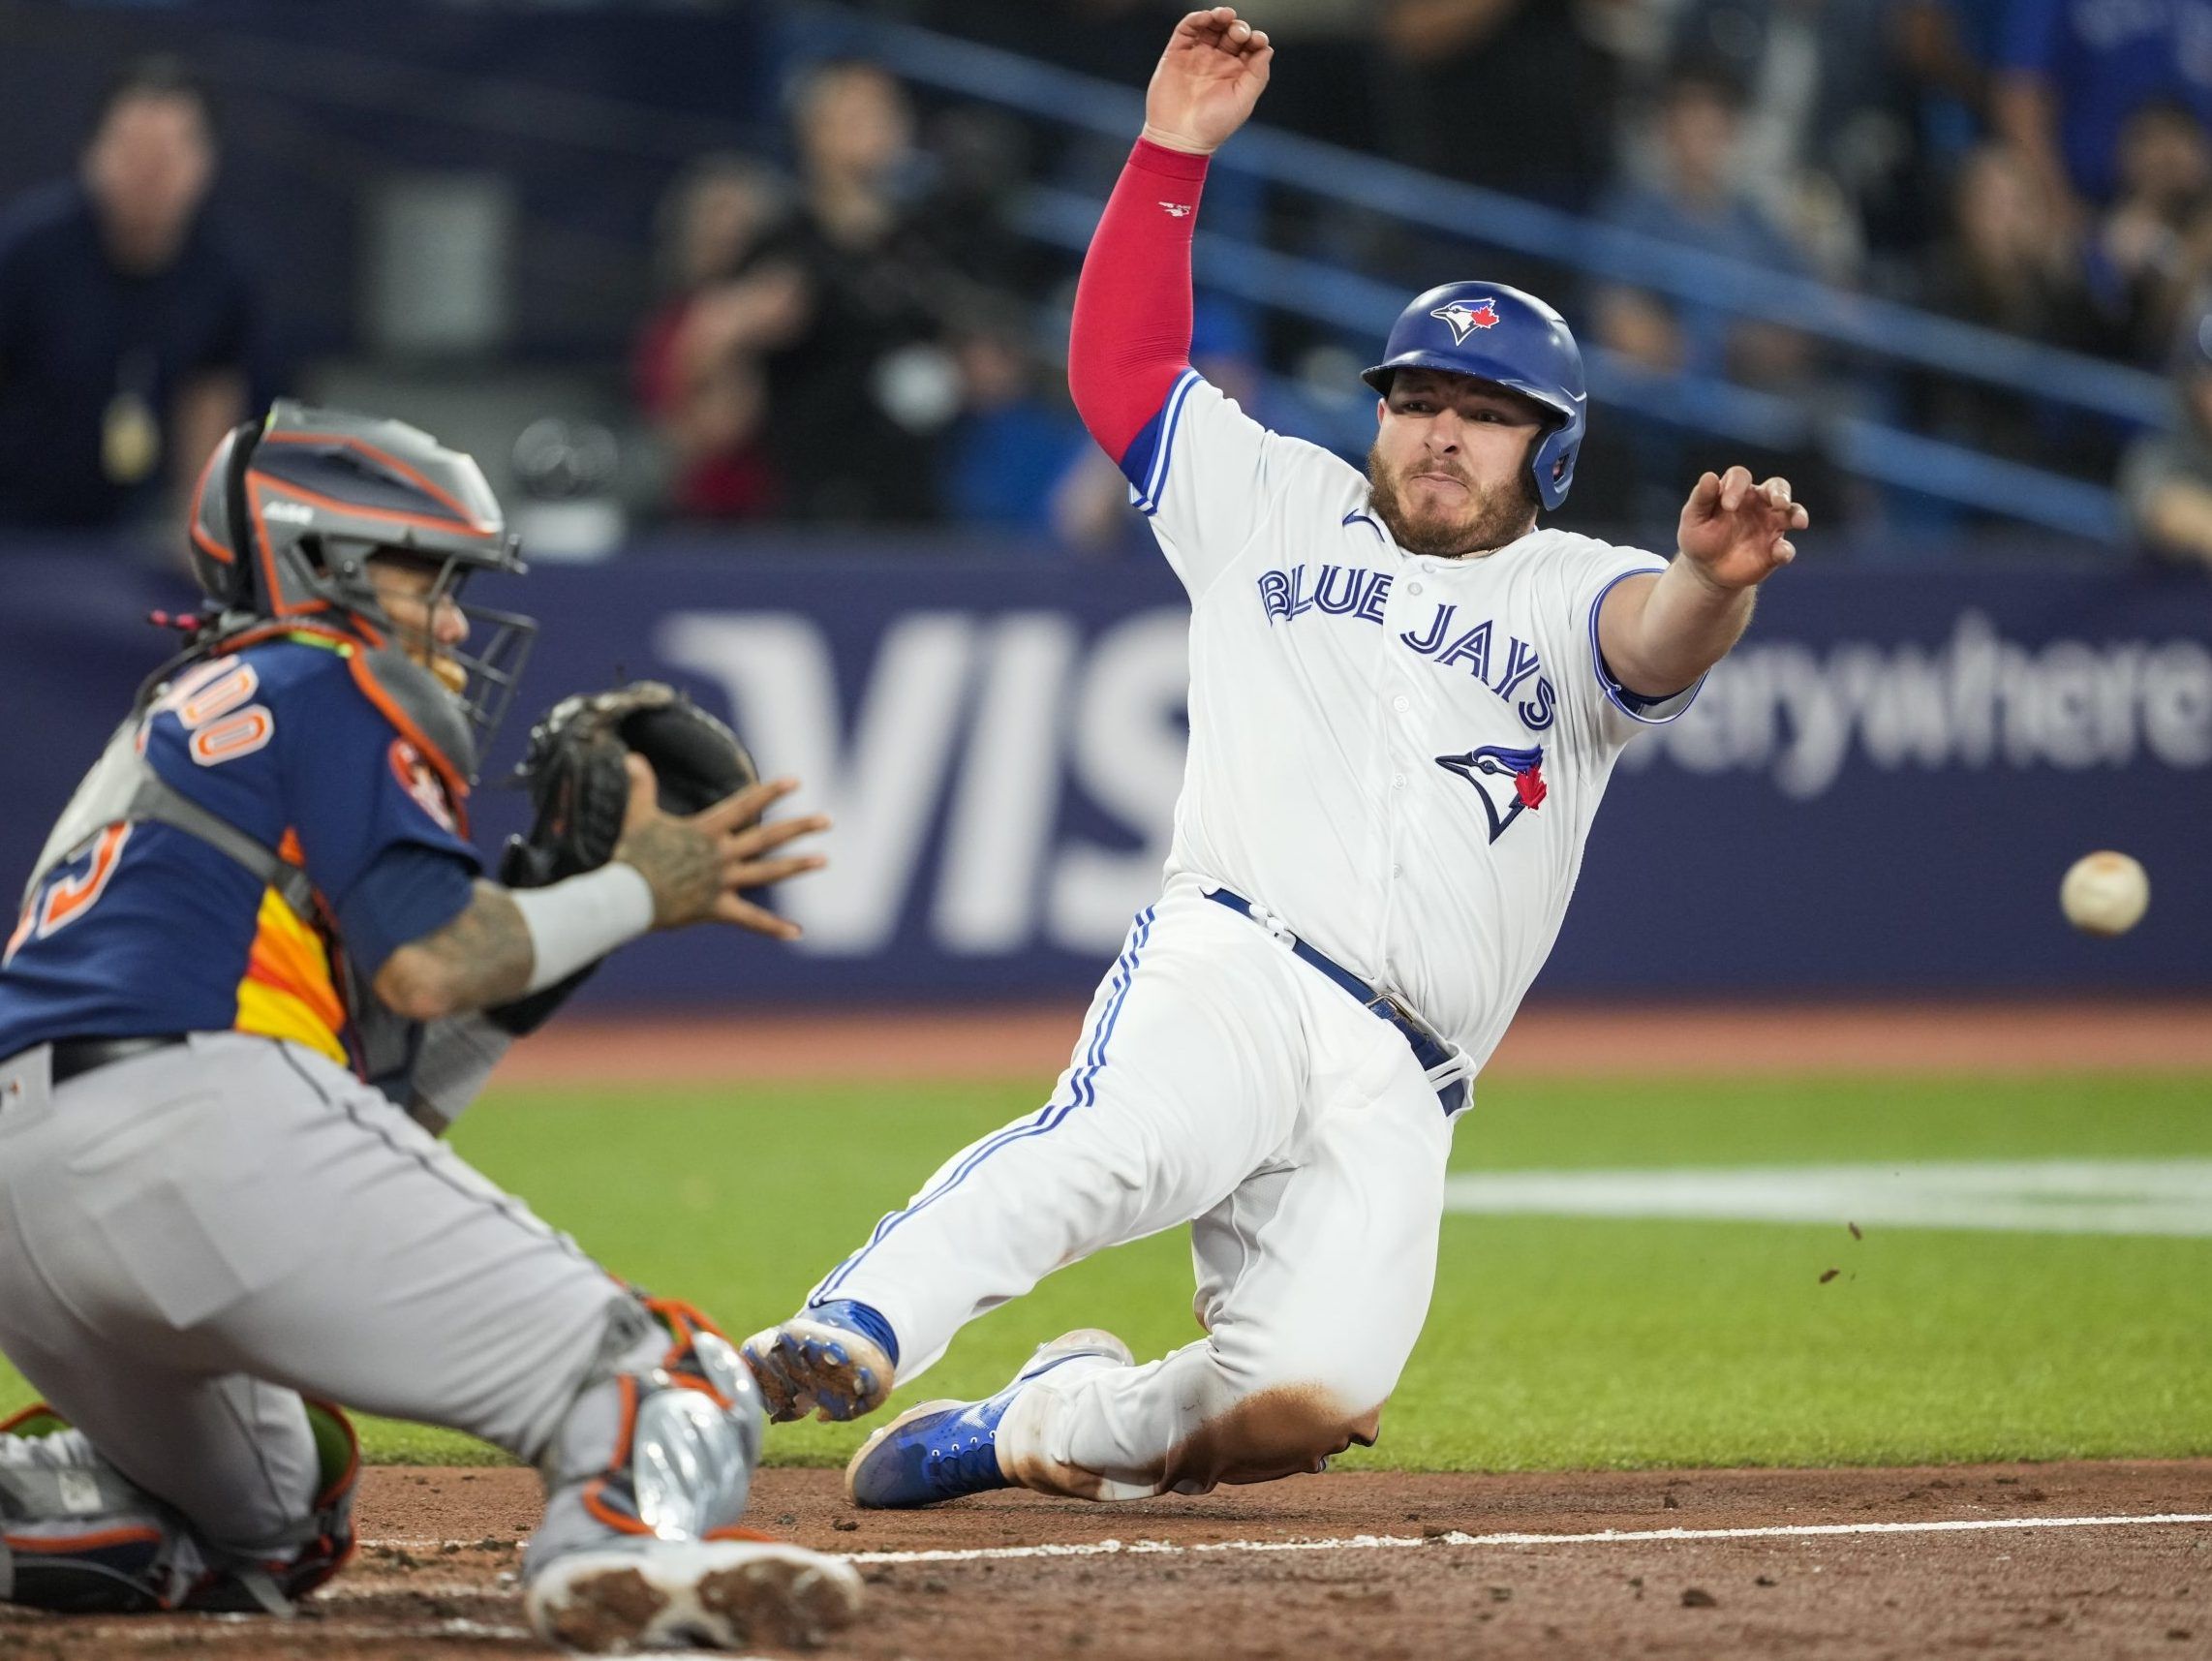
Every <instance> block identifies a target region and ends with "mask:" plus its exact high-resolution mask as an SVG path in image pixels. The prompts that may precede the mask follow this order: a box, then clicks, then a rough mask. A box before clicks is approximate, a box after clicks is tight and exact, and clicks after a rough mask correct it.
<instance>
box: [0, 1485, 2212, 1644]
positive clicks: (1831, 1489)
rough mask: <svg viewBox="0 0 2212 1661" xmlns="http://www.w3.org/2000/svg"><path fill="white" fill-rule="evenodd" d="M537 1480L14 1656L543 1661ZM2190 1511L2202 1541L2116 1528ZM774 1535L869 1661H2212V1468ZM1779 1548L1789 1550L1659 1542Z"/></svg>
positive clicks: (782, 1511) (1296, 1491) (399, 1509)
mask: <svg viewBox="0 0 2212 1661" xmlns="http://www.w3.org/2000/svg"><path fill="white" fill-rule="evenodd" d="M535 1489H536V1485H535V1479H534V1478H533V1477H532V1476H531V1475H530V1473H528V1472H526V1471H521V1470H512V1469H505V1470H473V1471H456V1470H405V1469H381V1470H375V1471H371V1472H370V1473H369V1475H368V1478H367V1482H366V1484H365V1487H364V1491H363V1494H362V1503H361V1521H362V1524H363V1535H364V1538H365V1539H366V1540H368V1541H369V1542H370V1544H369V1545H368V1546H367V1547H366V1548H365V1549H364V1551H363V1552H362V1553H361V1557H360V1560H359V1561H358V1562H357V1563H356V1564H355V1565H354V1567H353V1570H352V1571H351V1572H349V1573H348V1574H347V1576H346V1577H345V1578H344V1579H343V1580H341V1581H340V1582H339V1583H338V1584H336V1585H335V1586H333V1587H332V1588H330V1590H329V1592H327V1593H326V1594H325V1595H324V1596H323V1597H322V1598H321V1599H319V1600H317V1602H316V1604H315V1605H314V1606H313V1607H312V1608H311V1609H310V1610H309V1611H308V1613H307V1614H306V1615H303V1617H302V1618H301V1619H300V1620H298V1621H296V1622H293V1623H292V1624H289V1625H280V1624H279V1623H276V1622H274V1621H270V1620H267V1619H264V1618H261V1617H250V1618H249V1617H233V1618H224V1619H219V1620H206V1619H185V1618H161V1619H138V1620H119V1619H108V1620H87V1619H77V1620H64V1619H58V1618H54V1617H49V1616H41V1615H29V1614H25V1613H22V1612H10V1611H0V1654H5V1655H8V1656H25V1657H35V1658H39V1661H96V1658H97V1661H108V1658H110V1657H117V1656H131V1655H142V1654H158V1653H162V1652H166V1651H170V1650H176V1649H182V1648H185V1647H194V1648H198V1649H200V1650H201V1651H202V1652H204V1653H209V1654H215V1655H221V1656H228V1657H236V1658H239V1661H264V1658H271V1657H279V1656H285V1657H291V1656H304V1657H315V1658H323V1657H333V1658H337V1657H344V1658H353V1657H372V1656H373V1657H379V1658H384V1661H401V1658H403V1657H404V1658H408V1661H417V1658H420V1661H445V1658H448V1657H462V1656H508V1655H514V1656H521V1655H538V1654H544V1653H547V1651H545V1650H543V1649H542V1648H540V1647H539V1646H537V1645H536V1644H534V1643H533V1642H532V1641H531V1640H530V1638H529V1636H528V1635H527V1633H526V1632H525V1631H524V1629H523V1625H522V1615H521V1609H520V1603H519V1599H518V1597H517V1595H516V1592H515V1589H514V1584H513V1574H514V1571H515V1568H516V1565H517V1562H518V1556H517V1553H516V1542H517V1541H518V1540H519V1539H520V1538H521V1537H522V1536H523V1535H524V1534H525V1533H526V1532H527V1531H528V1529H529V1527H530V1525H531V1523H533V1521H534V1520H535V1518H536V1515H537V1511H538V1503H537V1496H536V1492H535ZM2161 1517H2164V1518H2184V1519H2191V1520H2189V1521H2168V1522H2134V1523H2128V1522H2125V1521H2115V1520H2122V1519H2151V1518H2161ZM753 1522H754V1523H757V1524H759V1525H761V1526H764V1527H770V1528H774V1529H776V1530H778V1531H780V1532H782V1533H784V1534H787V1535H789V1536H790V1537H791V1538H793V1539H796V1540H799V1541H801V1542H803V1543H805V1544H807V1545H810V1546H815V1547H820V1548H822V1549H825V1550H829V1551H836V1552H846V1553H855V1554H858V1555H859V1556H860V1557H861V1559H862V1561H863V1563H864V1565H865V1567H864V1572H865V1574H866V1575H867V1577H868V1579H869V1581H870V1583H871V1584H870V1587H869V1594H870V1603H869V1607H868V1611H867V1614H866V1616H865V1617H864V1620H863V1622H862V1624H861V1625H860V1626H858V1627H856V1628H855V1629H853V1630H852V1631H851V1632H849V1633H847V1634H845V1635H844V1636H843V1637H842V1638H841V1639H839V1640H837V1641H835V1642H833V1643H832V1644H831V1645H830V1646H827V1647H826V1649H824V1650H823V1651H820V1652H819V1653H822V1654H826V1655H834V1656H853V1657H866V1658H870V1661H891V1658H893V1657H915V1658H917V1661H929V1658H937V1657H943V1658H946V1661H1015V1658H1020V1657H1030V1656H1066V1657H1080V1658H1081V1661H1109V1658H1117V1657H1129V1658H1132V1661H1134V1658H1138V1657H1145V1658H1151V1657H1171V1656H1201V1655H1203V1656H1209V1657H1251V1658H1252V1661H1263V1658H1274V1657H1283V1658H1290V1657H1301V1658H1303V1657H1306V1656H1312V1655H1341V1654H1349V1655H1362V1656H1365V1655H1424V1656H1458V1655H1469V1654H1475V1655H1482V1656H1485V1657H1490V1656H1498V1657H1518V1656H1541V1657H1547V1658H1571V1657H1583V1656H1614V1655H1619V1656H1631V1655H1633V1656H1679V1657H1683V1658H1684V1661H1734V1658H1736V1657H1767V1656H1782V1655H1787V1656H1790V1657H1792V1658H1793V1661H1798V1658H1802V1661H1857V1658H1860V1657H1867V1658H1871V1657H1876V1656H1906V1655H1912V1656H1920V1655H1939V1654H1951V1653H1962V1654H1963V1653H1972V1654H1985V1655H1990V1656H2003V1657H2020V1658H2023V1661H2034V1658H2040V1657H2059V1656H2097V1657H2099V1658H2101V1661H2109V1658H2117V1657H2153V1656H2156V1657H2162V1658H2163V1657H2174V1658H2179V1657H2203V1656H2207V1655H2212V1461H2176V1462H2170V1463H2163V1462H2142V1463H2111V1464H2046V1465H2010V1466H1960V1467H1954V1468H1951V1469H1944V1470H1882V1471H1687V1472H1672V1473H1670V1472H1637V1473H1617V1472H1608V1473H1566V1474H1558V1475H1542V1476H1530V1475H1516V1476H1402V1475H1383V1474H1368V1473H1356V1474H1341V1475H1329V1476H1323V1477H1312V1478H1302V1479H1298V1480H1295V1481H1292V1482H1288V1483H1278V1484H1274V1485H1271V1486H1269V1487H1266V1488H1260V1489H1239V1490H1224V1491H1223V1492H1219V1493H1216V1494H1214V1495H1210V1496H1208V1497H1205V1498H1198V1499H1170V1500H1162V1501H1153V1502H1151V1503H1148V1504H1145V1505H1142V1506H1123V1507H1113V1508H1107V1507H1099V1506H1091V1505H1085V1504H1082V1503H1081V1502H1078V1501H1072V1500H1069V1501H1060V1500H1047V1499H1042V1498H1039V1497H1037V1496H1035V1495H1033V1494H1010V1495H998V1496H992V1497H989V1498H980V1499H972V1500H967V1501H963V1502H961V1503H960V1504H958V1505H954V1506H949V1507H945V1508H941V1509H938V1510H935V1511H928V1512H908V1513H898V1514H887V1513H880V1512H855V1511H852V1510H850V1509H849V1508H848V1507H847V1506H846V1505H845V1501H844V1497H843V1494H842V1492H840V1488H839V1483H838V1478H837V1475H836V1473H834V1472H829V1471H792V1470H771V1471H767V1472H764V1473H763V1474H762V1476H761V1478H760V1483H759V1487H758V1489H757V1491H756V1493H755V1498H754V1503H753ZM1930 1523H1950V1524H1956V1525H1958V1526H1954V1527H1945V1528H1935V1529H1926V1528H1925V1527H1924V1525H1926V1524H1930ZM1753 1529H1756V1530H1767V1531H1768V1532H1764V1533H1758V1534H1749V1535H1739V1536H1738V1537H1734V1538H1695V1537H1691V1538H1680V1537H1676V1538H1664V1537H1659V1533H1660V1531H1665V1530H1678V1531H1683V1532H1684V1533H1687V1534H1689V1535H1691V1536H1695V1535H1697V1534H1699V1533H1700V1532H1703V1531H1706V1530H1753ZM1821 1529H1827V1530H1831V1531H1830V1532H1813V1530H1821ZM1607 1530H1617V1531H1619V1532H1618V1537H1614V1538H1601V1539H1591V1538H1587V1537H1588V1536H1591V1535H1598V1534H1602V1533H1604V1532H1605V1531H1607ZM1833 1530H1860V1531H1856V1532H1842V1531H1833ZM1908 1530H1921V1531H1908ZM1499 1535H1512V1536H1521V1537H1525V1536H1531V1535H1535V1536H1544V1537H1546V1538H1543V1539H1536V1540H1529V1539H1526V1538H1519V1539H1513V1540H1498V1539H1496V1538H1494V1537H1495V1536H1499ZM1108 1541H1119V1542H1121V1548H1120V1549H1119V1550H1114V1549H1108V1548H1107V1547H1105V1545H1104V1543H1105V1542H1108ZM1321 1542H1335V1543H1336V1544H1330V1545H1317V1544H1316V1543H1321ZM1039 1547H1060V1548H1071V1549H1072V1550H1070V1551H1067V1552H1066V1553H1064V1554H1051V1555H1046V1554H1037V1548H1039ZM1309 1548H1310V1549H1309ZM920 1553H951V1554H953V1555H951V1556H950V1557H948V1558H939V1559H932V1558H930V1557H926V1556H921V1555H919V1554H920ZM967 1553H996V1554H982V1555H963V1554H967Z"/></svg>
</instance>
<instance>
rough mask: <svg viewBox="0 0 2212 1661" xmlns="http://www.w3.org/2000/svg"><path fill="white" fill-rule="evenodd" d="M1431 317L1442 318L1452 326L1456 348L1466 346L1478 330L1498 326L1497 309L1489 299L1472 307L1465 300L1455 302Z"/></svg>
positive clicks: (1440, 308) (1434, 312) (1453, 341)
mask: <svg viewBox="0 0 2212 1661" xmlns="http://www.w3.org/2000/svg"><path fill="white" fill-rule="evenodd" d="M1429 316H1430V317H1432V318H1442V319H1443V320H1444V321H1445V322H1446V323H1450V324H1451V325H1452V344H1453V345H1454V346H1464V345H1465V344H1466V342H1467V336H1469V335H1470V334H1472V333H1474V332H1475V330H1477V329H1478V328H1495V327H1497V325H1498V315H1497V307H1495V306H1494V305H1492V304H1490V301H1489V300H1488V299H1483V300H1478V301H1476V302H1475V303H1474V304H1473V305H1471V306H1470V305H1469V304H1467V302H1466V301H1465V300H1454V301H1453V302H1452V303H1451V304H1450V305H1448V306H1438V307H1437V308H1436V309H1435V310H1434V311H1432V312H1430V313H1429Z"/></svg>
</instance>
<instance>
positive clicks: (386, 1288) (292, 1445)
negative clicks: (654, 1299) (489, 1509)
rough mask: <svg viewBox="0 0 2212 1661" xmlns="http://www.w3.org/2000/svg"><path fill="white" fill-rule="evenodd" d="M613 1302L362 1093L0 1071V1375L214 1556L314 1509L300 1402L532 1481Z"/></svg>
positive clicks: (306, 1053)
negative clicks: (430, 1435) (442, 1430)
mask: <svg viewBox="0 0 2212 1661" xmlns="http://www.w3.org/2000/svg"><path fill="white" fill-rule="evenodd" d="M623 1299H624V1293H623V1290H622V1288H621V1287H620V1286H619V1285H618V1284H617V1283H616V1282H615V1281H614V1280H613V1279H612V1278H610V1277H608V1276H607V1274H606V1273H605V1272H604V1271H603V1270H601V1269H599V1267H598V1266H597V1265H595V1264H594V1263H593V1262H592V1261H591V1260H590V1259H589V1258H587V1257H586V1256H584V1254H583V1253H582V1252H581V1251H580V1250H579V1249H578V1248H577V1246H575V1244H574V1243H573V1242H572V1241H570V1240H569V1239H568V1237H567V1236H565V1235H561V1234H557V1233H555V1232H554V1231H553V1230H552V1229H550V1228H548V1227H547V1226H546V1225H545V1224H544V1223H542V1222H540V1221H539V1220H538V1218H537V1217H536V1216H534V1215H531V1213H530V1210H529V1208H527V1207H526V1206H524V1205H523V1204H522V1202H521V1201H519V1200H516V1199H514V1198H512V1197H510V1196H508V1195H507V1194H505V1193H502V1192H501V1191H500V1190H499V1189H498V1188H497V1187H495V1186H494V1185H493V1184H491V1183H489V1182H487V1181H486V1180H485V1179H484V1178H483V1177H481V1176H479V1175H477V1173H476V1171H474V1170H473V1169H471V1168H470V1167H469V1165H468V1164H466V1163H465V1162H464V1161H463V1160H462V1159H461V1158H460V1156H459V1155H458V1154H456V1153H454V1152H453V1151H452V1150H451V1149H449V1148H447V1147H446V1146H445V1144H444V1143H442V1142H440V1141H438V1140H437V1139H436V1138H434V1137H432V1136H431V1135H430V1134H429V1133H428V1132H427V1131H425V1130H423V1129H422V1128H421V1127H420V1126H418V1125H417V1124H415V1122H414V1121H412V1120H411V1119H409V1118H408V1117H407V1116H406V1115H405V1114H403V1113H401V1112H400V1111H399V1109H398V1108H396V1107H394V1106H393V1105H392V1104H391V1103H390V1102H389V1101H388V1100H387V1099H386V1098H385V1097H384V1095H383V1094H381V1093H380V1092H377V1091H375V1090H372V1089H370V1088H369V1087H368V1086H366V1085H363V1084H362V1083H360V1082H359V1081H358V1080H356V1079H354V1078H353V1076H352V1075H351V1074H350V1073H347V1072H345V1071H343V1070H342V1069H340V1068H339V1067H337V1066H335V1065H333V1064H332V1063H331V1062H330V1061H327V1060H326V1059H324V1058H323V1057H322V1056H320V1055H317V1054H316V1053H315V1052H313V1051H311V1050H307V1049H304V1048H302V1047H300V1046H298V1045H294V1044H286V1043H280V1042H278V1041H275V1040H272V1039H267V1038H259V1037H251V1036H247V1035H245V1034H241V1033H227V1032H218V1033H200V1034H195V1035H194V1036H193V1037H192V1038H191V1039H189V1040H188V1041H187V1042H186V1043H185V1044H182V1045H175V1046H170V1047H169V1048H166V1049H162V1050H156V1051H152V1052H150V1053H148V1054H145V1055H142V1056H138V1057H134V1058H132V1059H130V1060H128V1061H118V1062H115V1063H113V1064H111V1065H108V1066H105V1067H101V1068H98V1069H96V1070H94V1071H92V1072H89V1073H85V1074H82V1075H80V1076H78V1077H77V1078H73V1079H70V1080H68V1081H67V1082H65V1083H63V1084H61V1085H58V1086H55V1085H53V1084H51V1083H50V1067H49V1052H48V1051H47V1050H46V1048H45V1047H43V1046H41V1047H39V1048H36V1049H32V1050H29V1051H26V1052H24V1053H23V1054H22V1055H21V1056H18V1057H15V1058H13V1059H11V1060H9V1061H5V1062H0V1351H5V1352H6V1354H7V1356H8V1358H9V1359H10V1360H11V1361H13V1362H14V1363H15V1365H16V1366H17V1367H18V1368H20V1369H22V1371H23V1373H24V1374H25V1376H27V1377H28V1378H29V1379H30V1381H31V1383H32V1384H33V1385H34V1386H35V1387H36V1388H37V1389H38V1390H39V1391H40V1392H41V1393H42V1394H43V1395H44V1396H45V1397H46V1400H48V1401H50V1402H51V1403H52V1404H53V1406H54V1407H55V1408H56V1409H57V1410H58V1411H59V1412H60V1413H61V1414H62V1415H63V1416H64V1417H66V1418H68V1419H69V1420H71V1421H72V1422H73V1423H75V1424H76V1425H77V1426H78V1427H79V1428H81V1429H82V1430H84V1432H85V1433H86V1434H87V1435H88V1436H89V1437H90V1438H91V1440H92V1442H93V1444H94V1445H95V1446H96V1447H98V1448H99V1449H100V1451H101V1452H102V1453H103V1454H105V1455H106V1456H107V1457H108V1460H109V1461H112V1462H113V1463H114V1464H115V1465H116V1467H117V1468H118V1469H120V1470H121V1471H122V1472H123V1474H124V1475H125V1476H127V1477H129V1478H130V1479H131V1480H132V1481H133V1482H135V1483H137V1484H138V1486H139V1487H141V1488H143V1489H145V1490H146V1491H148V1492H151V1493H153V1494H155V1495H157V1496H158V1497H160V1498H162V1499H164V1500H167V1501H168V1502H169V1504H171V1505H173V1506H174V1507H176V1508H177V1509H178V1510H179V1511H181V1512H182V1513H183V1514H184V1516H185V1517H186V1518H187V1519H188V1520H189V1521H190V1522H191V1523H192V1524H193V1525H194V1527H195V1528H197V1529H199V1530H200V1532H201V1533H202V1534H204V1535H205V1536H206V1537H207V1538H209V1539H211V1540H213V1541H215V1542H216V1543H218V1544H223V1545H237V1544H241V1543H248V1542H252V1541H256V1540H261V1539H266V1538H269V1537H271V1536H273V1535H275V1534H277V1533H278V1532H279V1531H281V1530H282V1529H283V1528H284V1527H285V1526H286V1525H287V1524H290V1523H296V1522H297V1521H298V1520H300V1519H301V1518H303V1517H305V1516H307V1515H308V1514H309V1512H310V1511H311V1510H312V1508H313V1503H314V1499H315V1494H316V1488H317V1466H316V1458H315V1450H314V1445H313V1442H312V1440H311V1438H310V1435H309V1431H308V1427H307V1420H306V1415H305V1413H304V1412H303V1411H302V1409H301V1406H300V1401H299V1398H300V1397H301V1396H302V1395H306V1396H313V1397H319V1398H323V1399H326V1400H332V1401H336V1402H338V1403H340V1404H341V1405H343V1406H347V1407H353V1408H358V1409H361V1410H363V1411H365V1412H370V1413H377V1414H383V1415H385V1416H387V1417H390V1418H396V1419H409V1420H415V1421H418V1422H421V1423H425V1424H432V1425H442V1426H445V1427H448V1428H450V1429H452V1430H463V1431H466V1432H468V1433H469V1434H471V1435H473V1436H476V1437H479V1438H481V1439H482V1440H484V1441H486V1442H490V1443H491V1444H493V1445H494V1446H496V1447H500V1448H504V1449H506V1450H507V1452H509V1453H511V1454H514V1455H516V1456H518V1457H520V1458H522V1459H525V1460H530V1461H536V1460H537V1459H538V1456H539V1455H540V1453H542V1452H543V1451H544V1449H545V1447H546V1444H547V1441H548V1440H549V1438H551V1437H552V1436H553V1434H554V1432H555V1431H556V1430H557V1429H558V1428H559V1427H560V1425H561V1423H562V1420H563V1417H564V1415H565V1414H567V1413H568V1410H569V1408H570V1406H571V1405H572V1403H573V1402H574V1401H575V1399H576V1396H577V1393H578V1390H579V1388H580V1387H581V1385H582V1383H583V1381H584V1380H585V1378H586V1377H587V1375H589V1374H590V1373H591V1372H592V1371H593V1369H594V1368H595V1366H598V1365H599V1364H600V1361H601V1357H600V1348H601V1342H602V1339H603V1338H604V1337H605V1336H606V1333H607V1330H608V1322H609V1315H610V1310H611V1308H612V1307H613V1306H615V1305H616V1304H617V1303H619V1302H621V1301H622V1300H623Z"/></svg>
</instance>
